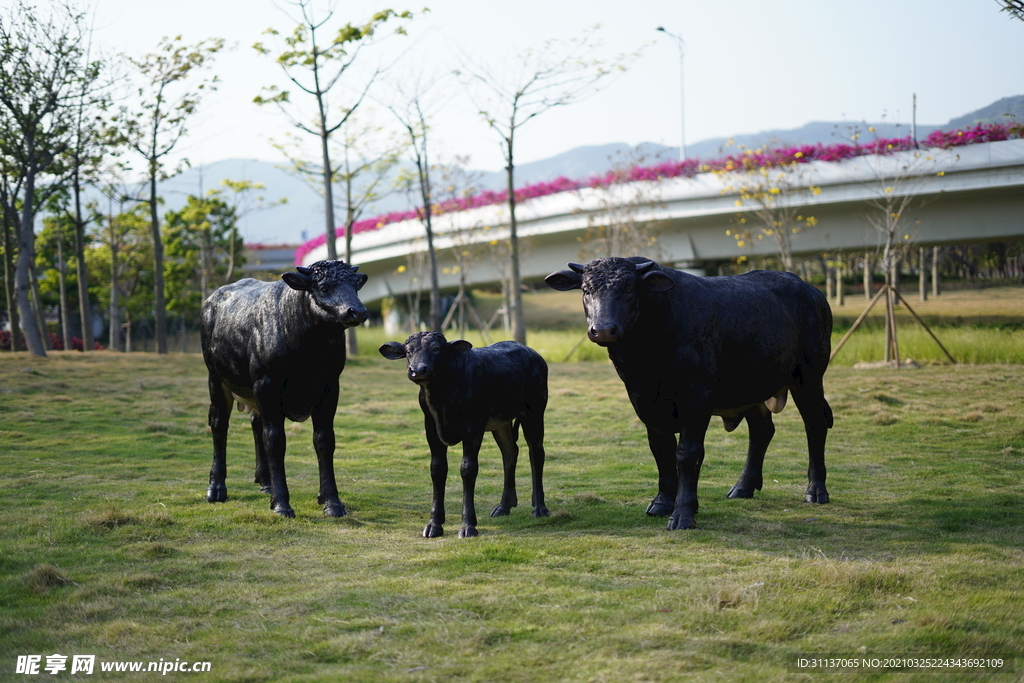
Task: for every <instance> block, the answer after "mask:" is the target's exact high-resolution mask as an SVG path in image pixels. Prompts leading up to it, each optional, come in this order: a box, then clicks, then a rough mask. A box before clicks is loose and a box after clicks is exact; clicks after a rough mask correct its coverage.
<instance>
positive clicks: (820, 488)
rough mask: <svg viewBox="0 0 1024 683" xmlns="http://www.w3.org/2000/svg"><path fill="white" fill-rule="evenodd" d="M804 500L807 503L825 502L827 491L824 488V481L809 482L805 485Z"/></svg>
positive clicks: (826, 500)
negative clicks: (805, 493)
mask: <svg viewBox="0 0 1024 683" xmlns="http://www.w3.org/2000/svg"><path fill="white" fill-rule="evenodd" d="M804 500H805V501H807V502H808V503H827V502H828V491H826V490H825V482H823V481H822V482H811V483H810V484H808V485H807V495H805V496H804Z"/></svg>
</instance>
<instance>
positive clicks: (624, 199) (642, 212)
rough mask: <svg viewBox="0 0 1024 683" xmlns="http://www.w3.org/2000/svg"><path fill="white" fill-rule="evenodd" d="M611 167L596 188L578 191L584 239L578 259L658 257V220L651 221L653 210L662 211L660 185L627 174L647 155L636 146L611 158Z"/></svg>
mask: <svg viewBox="0 0 1024 683" xmlns="http://www.w3.org/2000/svg"><path fill="white" fill-rule="evenodd" d="M611 161H612V168H611V170H609V171H608V173H606V174H605V175H604V176H603V177H602V178H601V182H600V184H599V185H598V186H597V187H593V188H590V189H588V190H580V191H579V192H578V194H579V195H580V196H581V198H584V199H588V200H589V201H587V205H594V204H596V206H595V208H593V209H592V210H590V209H588V208H587V207H586V206H585V207H584V208H583V209H581V210H586V211H588V213H587V224H588V229H587V237H586V241H585V242H584V244H583V246H582V248H581V249H580V257H581V258H583V259H586V260H589V259H591V258H600V257H609V256H636V255H645V256H650V257H652V258H657V257H658V256H659V252H660V250H659V249H658V245H657V242H658V236H657V233H658V229H659V224H660V223H661V221H657V220H654V219H652V217H651V214H652V212H653V211H655V210H657V209H659V208H663V205H662V204H661V191H660V186H659V185H660V184H659V183H657V182H652V181H636V180H633V179H632V177H631V171H632V170H633V169H634V168H636V167H638V166H644V165H645V164H646V163H647V155H646V154H645V153H644V151H643V149H642V148H641V147H640V146H637V147H636V148H634V149H632V150H630V151H629V152H627V153H625V154H623V153H621V152H620V153H617V154H616V156H615V157H614V158H612V159H611Z"/></svg>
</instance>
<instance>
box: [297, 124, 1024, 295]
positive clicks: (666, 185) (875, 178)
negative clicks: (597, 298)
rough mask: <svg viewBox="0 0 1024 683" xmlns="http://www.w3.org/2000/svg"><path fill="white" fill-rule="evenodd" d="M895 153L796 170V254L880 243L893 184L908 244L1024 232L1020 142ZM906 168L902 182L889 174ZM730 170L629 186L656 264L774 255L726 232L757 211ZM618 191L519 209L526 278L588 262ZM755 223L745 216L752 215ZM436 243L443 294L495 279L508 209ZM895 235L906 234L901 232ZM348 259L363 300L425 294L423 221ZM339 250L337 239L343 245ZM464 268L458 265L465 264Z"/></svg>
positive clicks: (385, 231) (483, 214)
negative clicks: (903, 207)
mask: <svg viewBox="0 0 1024 683" xmlns="http://www.w3.org/2000/svg"><path fill="white" fill-rule="evenodd" d="M915 154H916V153H900V154H894V155H891V156H869V157H857V158H854V159H850V160H846V161H840V162H812V163H809V164H806V165H802V166H801V167H800V173H801V174H802V177H803V179H804V180H805V181H806V182H808V183H810V184H812V185H814V186H816V187H818V188H820V192H818V193H817V194H812V193H809V192H804V193H797V194H795V195H794V200H793V203H799V204H800V205H801V209H800V210H801V212H802V213H804V214H806V215H810V216H814V217H815V218H816V219H817V221H818V224H817V226H815V227H814V228H811V229H808V230H806V231H804V232H801V233H800V234H797V235H795V236H794V239H793V243H792V247H793V251H794V254H796V255H797V256H799V255H809V254H819V253H822V252H829V253H834V252H836V251H839V250H845V251H847V252H851V251H863V250H866V249H872V250H873V249H875V248H877V247H878V246H879V244H880V243H881V238H880V235H879V233H878V231H876V230H875V229H874V228H873V227H872V225H871V223H870V222H869V220H868V218H869V215H870V214H871V212H877V211H878V209H877V208H875V207H874V206H873V205H872V203H871V202H872V201H874V200H877V199H878V198H879V197H880V195H881V194H882V193H884V192H885V191H886V188H887V187H895V188H896V189H895V190H894V193H895V194H896V195H899V194H901V193H903V194H912V195H914V196H915V199H914V201H913V202H912V204H911V205H910V207H909V209H908V210H907V211H905V212H904V219H905V226H906V227H905V229H903V230H901V231H902V232H905V234H907V235H909V238H908V241H910V242H913V243H914V244H915V245H920V246H931V245H941V244H950V243H964V242H986V241H1004V240H1012V239H1022V238H1024V140H1007V141H1002V142H990V143H982V144H975V145H968V146H964V147H958V148H954V149H950V150H922V151H921V153H920V154H919V155H916V156H915ZM894 174H896V175H905V176H906V177H907V180H905V181H904V182H903V183H901V184H899V185H896V184H892V183H890V182H888V181H887V180H886V178H888V177H891V176H892V175H894ZM730 176H731V174H728V173H726V174H714V173H704V174H700V175H697V176H695V177H693V178H671V179H664V180H660V181H643V182H638V183H631V184H630V186H632V187H630V186H627V187H620V188H618V189H617V190H616V192H617V193H618V196H624V197H639V198H640V201H639V202H637V203H636V204H635V205H634V207H633V209H632V214H633V217H634V218H635V219H636V220H638V221H656V222H658V229H657V233H656V235H657V242H656V244H655V246H654V248H652V250H651V251H650V253H648V254H644V255H649V256H652V257H654V258H656V260H658V261H659V262H661V263H664V264H666V265H673V266H675V267H679V268H685V269H688V270H690V271H691V272H695V273H698V274H709V275H710V274H715V273H717V268H718V267H719V265H720V264H722V263H726V262H729V261H732V260H734V259H735V258H736V257H738V256H741V255H748V256H758V255H768V254H772V253H777V250H776V247H775V243H774V240H771V239H769V238H765V239H762V240H756V239H755V240H751V241H750V242H751V243H750V244H747V245H745V246H744V247H742V248H740V247H738V246H737V240H736V239H735V238H734V237H732V236H730V235H728V234H726V233H727V231H733V230H736V228H737V220H738V217H740V216H743V215H744V214H749V213H750V212H751V211H752V210H753V208H752V207H750V206H737V195H736V194H735V193H734V192H731V191H729V190H728V189H727V188H728V185H727V184H728V182H729V181H730V180H732V181H735V178H734V177H733V178H731V177H730ZM613 199H614V198H613V197H612V196H610V195H609V194H608V191H606V190H603V189H592V188H586V189H582V190H579V191H576V192H563V193H560V194H556V195H550V196H547V197H540V198H537V199H532V200H530V201H527V202H524V203H522V204H520V205H517V207H516V215H517V219H518V224H519V235H520V242H521V245H522V252H523V253H522V257H521V262H520V268H521V273H522V277H523V280H524V281H526V282H531V281H538V280H540V279H541V278H543V277H544V276H545V275H547V274H548V273H550V272H552V271H554V270H557V269H559V268H564V267H565V264H566V263H567V262H569V261H576V262H579V261H581V260H586V259H587V256H586V255H585V253H583V251H582V250H583V248H584V246H585V245H586V244H587V241H588V240H589V239H591V237H592V235H593V234H594V229H595V227H596V226H599V225H601V224H602V223H603V222H607V220H608V216H609V215H611V213H612V212H610V211H609V206H610V204H612V203H613ZM748 224H749V222H748ZM434 230H435V247H436V249H437V253H438V260H439V277H440V282H441V287H442V289H445V290H448V291H450V290H452V289H453V288H457V287H458V284H459V278H460V277H464V278H465V281H466V284H467V285H469V286H486V285H496V284H498V283H499V282H500V280H501V273H502V272H503V270H504V269H507V260H508V259H507V251H506V249H507V247H506V246H505V245H506V244H507V239H508V212H507V207H506V206H504V205H500V206H487V207H481V208H477V209H471V210H467V211H460V212H455V213H449V214H444V215H441V216H436V217H435V218H434ZM900 237H903V236H902V235H901V236H900ZM352 245H353V258H352V260H353V262H354V263H356V264H358V265H359V266H360V269H361V272H365V273H366V274H368V275H369V276H370V279H369V281H368V282H367V284H366V286H365V287H364V288H363V290H362V292H361V298H362V299H363V301H364V302H366V303H372V302H374V301H377V300H379V299H381V298H383V297H385V296H388V295H389V294H395V295H402V294H404V293H406V292H409V291H415V290H417V289H424V290H425V289H428V286H427V285H426V283H427V282H428V280H429V275H428V274H427V269H426V258H425V256H424V252H425V250H426V235H425V232H424V229H423V226H422V225H421V224H420V222H419V221H416V220H412V221H403V222H400V223H393V224H390V225H386V226H384V227H382V228H381V229H379V230H375V231H369V232H363V233H359V234H357V235H355V236H354V237H353V240H352ZM339 246H340V245H339ZM323 258H326V247H323V246H321V247H319V248H318V249H315V250H313V251H311V252H309V253H308V254H306V256H305V258H304V259H303V263H304V264H305V265H308V264H310V263H313V262H315V261H318V260H321V259H323ZM460 258H461V259H463V260H464V262H465V266H460V263H459V259H460Z"/></svg>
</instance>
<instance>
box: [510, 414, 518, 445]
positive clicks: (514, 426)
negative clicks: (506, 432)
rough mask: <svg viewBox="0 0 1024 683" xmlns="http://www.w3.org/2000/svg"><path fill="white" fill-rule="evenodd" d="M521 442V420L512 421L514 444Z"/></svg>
mask: <svg viewBox="0 0 1024 683" xmlns="http://www.w3.org/2000/svg"><path fill="white" fill-rule="evenodd" d="M518 441H519V418H518V417H517V418H515V419H514V420H512V443H516V442H518Z"/></svg>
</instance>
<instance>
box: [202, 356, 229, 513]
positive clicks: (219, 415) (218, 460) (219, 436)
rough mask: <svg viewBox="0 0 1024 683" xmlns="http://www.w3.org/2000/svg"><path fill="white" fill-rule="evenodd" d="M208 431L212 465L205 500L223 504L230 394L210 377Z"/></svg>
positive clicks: (214, 378) (226, 496)
mask: <svg viewBox="0 0 1024 683" xmlns="http://www.w3.org/2000/svg"><path fill="white" fill-rule="evenodd" d="M209 388H210V415H209V424H210V430H211V431H212V432H213V464H212V465H211V466H210V486H209V488H207V489H206V500H207V502H210V503H223V502H224V501H226V500H227V499H228V486H227V445H228V421H229V420H230V419H231V394H230V393H229V392H228V391H227V390H226V389H225V388H224V386H223V385H222V384H221V381H220V378H219V377H215V376H214V375H210V378H209Z"/></svg>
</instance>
